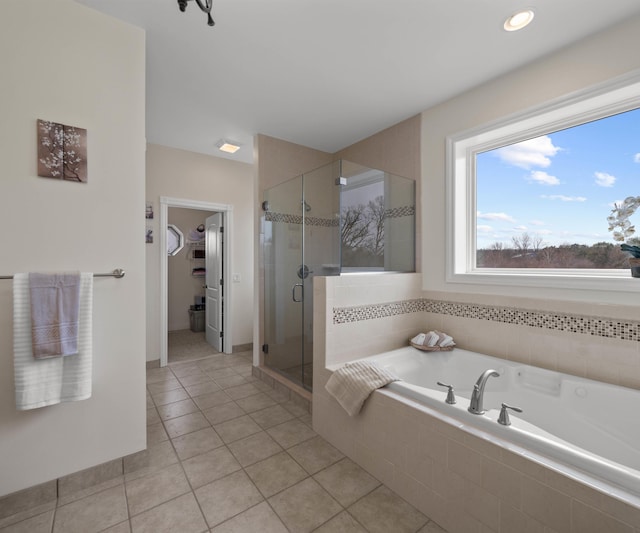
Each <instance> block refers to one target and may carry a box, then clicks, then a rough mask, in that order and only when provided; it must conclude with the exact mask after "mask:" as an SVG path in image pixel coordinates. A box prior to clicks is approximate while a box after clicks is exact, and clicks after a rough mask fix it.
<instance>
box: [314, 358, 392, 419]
mask: <svg viewBox="0 0 640 533" xmlns="http://www.w3.org/2000/svg"><path fill="white" fill-rule="evenodd" d="M399 380H400V378H399V377H397V376H395V375H393V374H392V373H391V372H389V371H388V370H385V369H384V368H381V367H379V366H378V365H376V364H374V363H369V362H365V361H356V362H354V363H347V364H345V365H344V366H343V367H342V368H339V369H338V370H336V371H335V372H334V373H333V374H332V376H331V377H330V378H329V380H328V381H327V384H326V385H325V389H327V392H328V393H329V394H331V396H333V397H334V398H335V399H336V400H337V401H338V403H339V404H340V405H341V406H342V407H343V409H344V410H345V411H346V412H347V413H349V415H351V416H353V415H355V414H358V413H359V412H360V409H361V408H362V404H363V403H364V402H365V400H366V399H367V398H368V397H369V395H370V394H371V393H372V392H373V391H374V390H376V389H379V388H380V387H384V386H385V385H388V384H389V383H391V382H392V381H399Z"/></svg>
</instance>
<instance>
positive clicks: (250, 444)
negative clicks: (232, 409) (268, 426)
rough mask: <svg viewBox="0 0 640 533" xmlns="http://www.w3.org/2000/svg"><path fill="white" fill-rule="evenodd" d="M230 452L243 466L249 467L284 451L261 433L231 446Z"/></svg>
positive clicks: (266, 435)
mask: <svg viewBox="0 0 640 533" xmlns="http://www.w3.org/2000/svg"><path fill="white" fill-rule="evenodd" d="M229 450H231V453H232V454H233V455H234V456H235V458H236V459H237V460H238V462H239V463H240V464H241V465H242V466H248V465H251V464H253V463H257V462H258V461H262V460H263V459H266V458H267V457H271V456H272V455H275V454H276V453H279V452H281V451H282V447H281V446H280V445H279V444H278V443H277V442H276V441H275V440H273V439H272V438H271V437H270V436H269V435H268V434H267V433H265V432H264V431H260V432H259V433H255V434H254V435H250V436H248V437H245V438H244V439H240V440H237V441H235V442H232V443H230V444H229Z"/></svg>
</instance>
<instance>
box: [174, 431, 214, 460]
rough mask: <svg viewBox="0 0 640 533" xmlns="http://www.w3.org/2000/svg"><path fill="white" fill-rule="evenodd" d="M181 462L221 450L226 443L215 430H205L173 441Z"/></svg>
mask: <svg viewBox="0 0 640 533" xmlns="http://www.w3.org/2000/svg"><path fill="white" fill-rule="evenodd" d="M171 442H173V447H174V448H175V449H176V453H177V454H178V457H179V458H180V459H181V460H184V459H188V458H189V457H193V456H194V455H200V454H203V453H205V452H208V451H210V450H214V449H216V448H219V447H220V446H222V445H223V444H224V443H223V442H222V439H221V438H220V437H219V436H218V434H217V433H216V432H215V431H214V429H213V428H210V427H209V428H204V429H200V430H198V431H194V432H193V433H188V434H186V435H182V436H180V437H176V438H175V439H172V441H171Z"/></svg>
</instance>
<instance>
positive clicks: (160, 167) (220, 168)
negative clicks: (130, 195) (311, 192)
mask: <svg viewBox="0 0 640 533" xmlns="http://www.w3.org/2000/svg"><path fill="white" fill-rule="evenodd" d="M253 187H254V183H253V166H252V165H249V164H246V163H239V162H236V161H231V160H229V159H223V158H220V157H212V156H208V155H204V154H197V153H194V152H187V151H185V150H177V149H174V148H167V147H165V146H159V145H155V144H149V145H147V180H146V196H147V197H146V199H147V201H151V202H153V205H154V210H155V211H156V213H158V211H159V206H160V197H161V196H165V197H171V198H180V199H185V200H195V201H200V202H211V203H216V204H226V205H231V206H233V236H232V239H233V241H232V243H231V248H232V252H231V255H232V257H231V261H232V273H234V274H240V282H238V283H233V284H232V295H231V298H232V301H231V304H232V322H233V325H232V340H233V344H234V346H236V345H240V344H247V343H250V342H251V341H252V331H253V322H252V320H251V316H250V314H249V313H247V309H250V308H251V305H252V301H253V296H254V288H253V287H254V285H253V229H254V225H253V213H254V206H255V205H256V204H257V202H255V201H254V192H253ZM148 225H150V226H151V227H153V229H154V235H155V236H156V238H155V239H154V243H153V244H148V245H146V258H147V269H146V271H147V360H148V361H152V360H156V359H158V358H159V357H160V239H159V234H158V231H159V220H158V215H157V214H156V218H154V219H153V220H152V221H148Z"/></svg>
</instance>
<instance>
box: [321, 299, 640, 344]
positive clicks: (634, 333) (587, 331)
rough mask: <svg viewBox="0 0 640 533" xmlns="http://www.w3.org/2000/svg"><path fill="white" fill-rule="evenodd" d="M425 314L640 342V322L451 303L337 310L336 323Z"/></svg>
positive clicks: (426, 301) (420, 302) (419, 302)
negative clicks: (423, 312)
mask: <svg viewBox="0 0 640 533" xmlns="http://www.w3.org/2000/svg"><path fill="white" fill-rule="evenodd" d="M422 311H425V312H427V313H436V314H439V315H449V316H457V317H461V318H474V319H477V320H489V321H492V322H501V323H504V324H514V325H518V326H529V327H533V328H542V329H549V330H555V331H565V332H568V333H581V334H584V335H591V336H594V337H606V338H612V339H621V340H628V341H636V342H638V341H640V322H634V321H631V320H615V319H608V318H598V317H594V316H585V315H570V314H563V313H554V312H549V311H534V310H529V309H518V308H516V307H499V306H492V305H480V304H469V303H461V302H448V301H444V300H430V299H427V298H420V299H416V300H405V301H400V302H390V303H382V304H374V305H361V306H354V307H334V308H333V323H334V324H348V323H352V322H360V321H362V320H371V319H374V318H385V317H389V316H394V315H402V314H406V313H418V312H422Z"/></svg>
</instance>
